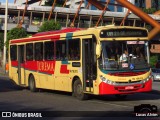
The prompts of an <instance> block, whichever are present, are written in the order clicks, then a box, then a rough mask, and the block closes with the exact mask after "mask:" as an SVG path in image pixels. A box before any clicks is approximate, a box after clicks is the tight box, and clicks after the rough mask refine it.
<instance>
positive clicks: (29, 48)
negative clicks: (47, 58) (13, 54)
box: [26, 43, 33, 61]
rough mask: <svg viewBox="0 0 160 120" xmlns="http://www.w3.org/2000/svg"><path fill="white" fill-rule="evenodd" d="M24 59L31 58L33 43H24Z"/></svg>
mask: <svg viewBox="0 0 160 120" xmlns="http://www.w3.org/2000/svg"><path fill="white" fill-rule="evenodd" d="M26 60H27V61H32V60H33V43H29V44H26Z"/></svg>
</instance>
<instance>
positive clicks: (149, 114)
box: [136, 113, 158, 117]
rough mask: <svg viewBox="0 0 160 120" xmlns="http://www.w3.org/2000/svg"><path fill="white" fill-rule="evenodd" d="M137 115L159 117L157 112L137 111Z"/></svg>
mask: <svg viewBox="0 0 160 120" xmlns="http://www.w3.org/2000/svg"><path fill="white" fill-rule="evenodd" d="M136 116H137V117H158V114H157V113H136Z"/></svg>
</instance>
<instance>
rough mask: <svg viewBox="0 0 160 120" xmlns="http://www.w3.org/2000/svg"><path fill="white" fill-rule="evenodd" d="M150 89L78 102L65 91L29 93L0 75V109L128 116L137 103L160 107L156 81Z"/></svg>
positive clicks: (76, 115) (57, 113) (159, 83)
mask: <svg viewBox="0 0 160 120" xmlns="http://www.w3.org/2000/svg"><path fill="white" fill-rule="evenodd" d="M154 88H156V89H155V90H154V91H152V92H150V93H137V94H133V95H129V96H128V97H127V99H125V100H118V99H117V98H115V96H112V95H109V96H103V97H102V96H92V97H91V99H89V100H86V101H80V100H77V99H76V98H73V97H72V96H71V94H70V93H66V92H56V91H48V90H42V91H39V92H36V93H32V92H30V91H29V90H28V89H21V88H20V87H17V86H15V85H14V84H13V83H12V82H11V81H9V79H8V78H7V77H2V76H0V111H40V112H43V111H50V112H48V116H50V115H51V116H52V117H53V116H54V115H55V116H56V115H57V116H59V117H62V116H70V117H81V115H82V116H88V117H92V116H93V117H94V116H97V115H98V116H107V115H108V116H109V117H119V116H128V117H129V116H134V115H133V110H134V106H137V105H140V104H151V105H156V106H157V107H158V108H160V92H159V90H160V82H157V81H156V82H153V89H154ZM53 111H54V112H53ZM58 111H66V112H58ZM67 111H72V112H67ZM79 111H82V112H79Z"/></svg>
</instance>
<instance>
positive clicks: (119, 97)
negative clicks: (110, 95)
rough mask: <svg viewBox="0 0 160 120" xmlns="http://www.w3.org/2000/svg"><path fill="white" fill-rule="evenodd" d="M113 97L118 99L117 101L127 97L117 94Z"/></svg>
mask: <svg viewBox="0 0 160 120" xmlns="http://www.w3.org/2000/svg"><path fill="white" fill-rule="evenodd" d="M115 96H116V98H118V99H126V98H127V95H121V94H117V95H115Z"/></svg>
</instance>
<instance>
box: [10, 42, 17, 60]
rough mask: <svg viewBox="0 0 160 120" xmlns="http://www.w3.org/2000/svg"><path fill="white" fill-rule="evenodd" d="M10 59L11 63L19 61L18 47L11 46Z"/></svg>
mask: <svg viewBox="0 0 160 120" xmlns="http://www.w3.org/2000/svg"><path fill="white" fill-rule="evenodd" d="M10 58H11V61H15V60H17V45H11V46H10Z"/></svg>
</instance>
